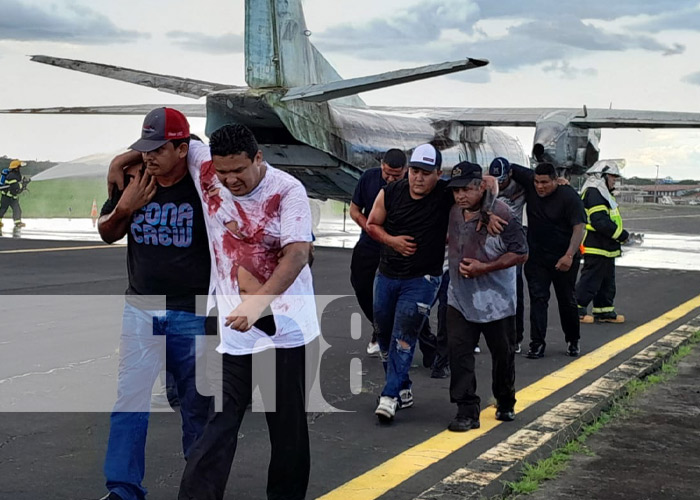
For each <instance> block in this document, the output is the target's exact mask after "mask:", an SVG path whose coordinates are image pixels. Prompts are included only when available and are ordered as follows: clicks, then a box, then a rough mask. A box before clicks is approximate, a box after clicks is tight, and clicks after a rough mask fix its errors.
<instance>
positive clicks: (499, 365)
mask: <svg viewBox="0 0 700 500" xmlns="http://www.w3.org/2000/svg"><path fill="white" fill-rule="evenodd" d="M448 187H450V188H452V193H453V195H454V198H455V205H454V206H453V207H452V210H451V212H450V220H449V226H448V259H449V272H450V287H449V290H448V293H447V303H448V309H447V336H448V344H449V359H450V368H451V371H452V378H451V380H450V401H451V402H453V403H456V404H457V416H456V417H455V418H454V420H453V421H452V422H450V425H449V426H448V429H449V430H451V431H455V432H464V431H468V430H469V429H476V428H478V427H479V426H480V423H479V414H480V403H481V401H480V399H479V396H477V395H476V377H475V373H474V347H475V346H476V345H477V343H478V341H479V337H480V336H481V334H482V333H483V334H484V337H485V339H486V345H487V346H488V348H489V351H490V352H491V361H492V387H493V394H494V396H495V397H496V403H497V410H496V419H498V420H503V421H511V420H513V419H514V418H515V411H514V407H515V336H516V332H515V311H516V284H515V274H516V269H515V266H517V265H518V264H522V263H524V262H525V261H526V260H527V251H528V249H527V242H526V239H525V233H524V231H523V229H522V226H521V224H520V222H519V221H518V220H517V219H516V218H515V217H514V216H513V213H512V211H511V210H510V209H509V208H508V206H507V205H506V204H505V203H504V202H503V201H500V200H496V201H495V203H494V205H493V208H492V209H491V212H492V213H493V214H495V215H497V216H499V217H501V218H502V219H504V220H505V221H507V223H508V224H507V225H506V226H505V229H504V230H503V232H502V233H501V234H499V235H497V236H491V235H489V234H488V233H487V232H486V228H485V227H484V228H480V230H477V227H478V225H479V224H478V223H479V219H480V216H481V208H482V204H483V203H484V202H485V198H486V194H487V193H486V187H485V185H484V182H483V180H482V173H481V167H480V166H479V165H476V164H474V163H469V162H462V163H460V164H458V165H456V166H455V168H454V169H453V170H452V176H451V180H450V183H449V185H448Z"/></svg>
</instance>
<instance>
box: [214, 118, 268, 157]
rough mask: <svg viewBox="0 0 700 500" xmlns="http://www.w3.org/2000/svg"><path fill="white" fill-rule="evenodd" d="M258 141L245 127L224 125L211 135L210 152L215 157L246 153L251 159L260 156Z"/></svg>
mask: <svg viewBox="0 0 700 500" xmlns="http://www.w3.org/2000/svg"><path fill="white" fill-rule="evenodd" d="M259 149H260V148H259V147H258V141H256V140H255V136H254V135H253V132H251V131H250V129H249V128H248V127H246V126H245V125H239V124H235V125H224V126H223V127H221V128H219V129H218V130H216V131H215V132H214V133H213V134H211V138H210V139H209V150H210V152H211V155H212V156H214V155H216V156H229V155H238V154H241V153H245V154H247V155H248V158H249V159H251V160H252V159H254V158H255V155H256V154H258V150H259Z"/></svg>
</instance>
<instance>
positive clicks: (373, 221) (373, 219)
mask: <svg viewBox="0 0 700 500" xmlns="http://www.w3.org/2000/svg"><path fill="white" fill-rule="evenodd" d="M384 222H386V207H385V206H384V191H379V195H378V196H377V199H376V200H374V205H373V206H372V211H371V212H370V213H369V217H368V218H367V225H366V227H367V229H366V231H367V234H369V235H370V236H371V237H372V239H375V240H377V241H378V242H379V243H382V244H384V245H388V246H390V247H391V248H393V249H394V250H396V251H397V252H399V253H400V254H401V255H403V256H404V257H408V256H410V255H413V254H414V253H416V249H417V248H418V247H417V246H416V244H415V243H414V241H413V237H411V236H406V235H402V236H391V235H390V234H389V233H387V232H386V231H385V230H384Z"/></svg>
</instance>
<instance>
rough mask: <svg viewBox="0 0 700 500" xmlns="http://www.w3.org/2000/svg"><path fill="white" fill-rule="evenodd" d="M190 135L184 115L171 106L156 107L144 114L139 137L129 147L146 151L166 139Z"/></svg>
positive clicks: (171, 139) (164, 141)
mask: <svg viewBox="0 0 700 500" xmlns="http://www.w3.org/2000/svg"><path fill="white" fill-rule="evenodd" d="M189 136H190V124H189V123H187V118H185V115H183V114H182V113H180V112H179V111H178V110H177V109H173V108H156V109H154V110H153V111H151V112H150V113H148V114H147V115H146V118H144V120H143V128H142V129H141V139H139V140H138V141H136V142H135V143H133V144H132V145H131V147H130V149H133V150H134V151H139V152H141V153H147V152H149V151H155V150H156V149H158V148H159V147H161V146H162V145H163V144H165V143H166V142H168V141H174V140H178V139H186V138H188V137H189Z"/></svg>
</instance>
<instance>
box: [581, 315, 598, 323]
mask: <svg viewBox="0 0 700 500" xmlns="http://www.w3.org/2000/svg"><path fill="white" fill-rule="evenodd" d="M578 320H579V321H580V322H581V323H586V324H591V323H593V321H594V320H593V316H591V315H590V314H584V315H583V316H579V317H578Z"/></svg>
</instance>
